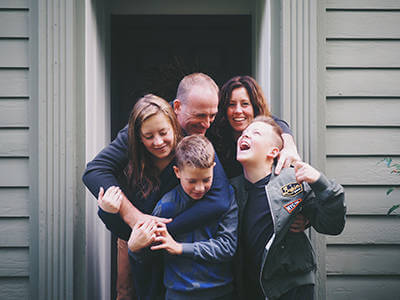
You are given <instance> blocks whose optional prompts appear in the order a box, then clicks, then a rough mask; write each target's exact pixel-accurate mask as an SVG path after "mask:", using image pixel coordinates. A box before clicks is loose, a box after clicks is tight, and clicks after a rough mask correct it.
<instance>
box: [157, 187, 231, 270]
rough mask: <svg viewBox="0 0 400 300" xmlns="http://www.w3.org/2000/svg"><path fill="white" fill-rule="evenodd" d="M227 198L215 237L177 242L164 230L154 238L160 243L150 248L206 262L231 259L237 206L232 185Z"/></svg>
mask: <svg viewBox="0 0 400 300" xmlns="http://www.w3.org/2000/svg"><path fill="white" fill-rule="evenodd" d="M229 199H230V202H231V205H230V208H229V210H228V211H227V212H226V213H225V214H224V216H223V217H222V218H221V221H220V222H219V224H218V231H217V233H216V235H215V238H211V239H209V240H205V241H200V242H194V243H178V242H176V241H175V240H174V239H173V238H172V237H171V236H170V235H169V234H168V231H167V230H165V231H163V232H162V234H161V236H160V237H157V238H156V241H158V242H161V244H160V245H157V246H153V247H152V248H151V249H152V250H160V249H165V250H166V251H168V252H169V253H170V254H174V255H183V256H186V257H189V258H194V259H197V260H204V261H208V262H222V261H229V260H231V259H232V257H233V255H234V254H235V251H236V247H237V225H238V208H237V204H236V201H235V198H234V192H233V189H232V187H230V188H229ZM201 201H203V200H201ZM203 226H204V224H203Z"/></svg>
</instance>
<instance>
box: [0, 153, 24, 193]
mask: <svg viewBox="0 0 400 300" xmlns="http://www.w3.org/2000/svg"><path fill="white" fill-rule="evenodd" d="M0 170H7V172H0V187H2V186H5V187H7V186H9V187H13V186H19V187H23V186H29V166H28V159H27V158H0Z"/></svg>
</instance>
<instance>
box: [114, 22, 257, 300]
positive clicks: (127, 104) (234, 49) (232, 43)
mask: <svg viewBox="0 0 400 300" xmlns="http://www.w3.org/2000/svg"><path fill="white" fill-rule="evenodd" d="M251 24H252V21H251V16H250V15H112V16H111V136H112V137H113V138H114V137H115V136H116V134H117V133H118V131H119V130H120V129H121V128H123V127H124V126H125V125H126V124H127V121H128V117H129V113H130V111H131V109H132V107H133V105H134V104H135V103H136V101H137V99H138V98H140V97H141V96H143V95H145V94H147V93H153V94H156V95H158V96H161V97H163V98H164V99H166V100H167V101H172V100H173V99H174V97H175V94H176V89H177V86H178V83H179V81H180V80H181V79H182V77H184V76H185V75H187V74H190V73H193V72H203V73H206V74H208V75H210V76H211V77H212V78H213V79H214V80H215V82H216V83H217V84H218V85H219V86H220V87H221V86H222V84H223V83H224V82H226V81H227V80H228V79H229V78H231V77H233V76H235V75H251V74H252V70H251V53H252V49H251V45H252V32H251V28H252V26H251ZM114 241H115V239H114ZM113 244H114V245H115V242H114V243H113ZM112 248H113V250H112V252H113V264H112V265H113V272H112V274H113V276H112V286H113V287H115V274H116V271H115V270H116V269H115V268H116V263H115V262H116V259H115V251H116V250H115V246H113V247H112ZM111 290H112V291H114V288H112V289H111ZM112 299H115V295H112Z"/></svg>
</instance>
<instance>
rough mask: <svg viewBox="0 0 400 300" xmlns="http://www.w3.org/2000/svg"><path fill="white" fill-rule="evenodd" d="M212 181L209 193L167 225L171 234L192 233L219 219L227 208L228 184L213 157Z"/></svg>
mask: <svg viewBox="0 0 400 300" xmlns="http://www.w3.org/2000/svg"><path fill="white" fill-rule="evenodd" d="M215 163H216V165H215V167H214V179H213V184H212V186H211V189H210V191H209V192H208V193H207V194H206V195H205V196H204V198H203V199H202V200H201V201H196V202H195V203H194V204H193V205H192V206H191V207H190V208H188V209H187V210H185V211H184V212H182V213H181V214H179V215H177V216H176V217H175V218H174V219H173V221H172V222H171V223H169V224H167V228H168V231H169V232H170V233H171V234H172V235H175V234H181V233H186V232H190V231H193V230H194V229H195V228H198V227H200V226H202V225H203V224H206V223H209V222H211V221H214V220H217V219H219V218H220V217H221V216H222V215H223V213H225V212H226V211H227V210H228V208H229V206H230V201H229V197H227V195H229V182H228V179H227V178H226V175H225V172H224V169H223V168H222V165H221V163H220V161H219V159H218V157H217V155H215Z"/></svg>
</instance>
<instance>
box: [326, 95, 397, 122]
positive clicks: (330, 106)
mask: <svg viewBox="0 0 400 300" xmlns="http://www.w3.org/2000/svg"><path fill="white" fill-rule="evenodd" d="M371 108H372V109H371ZM399 111H400V98H399V99H382V98H381V99H365V98H364V99H350V98H347V99H346V98H345V99H328V100H327V112H326V119H327V120H326V122H327V125H354V126H357V125H368V126H379V125H396V126H400V118H399Z"/></svg>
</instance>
